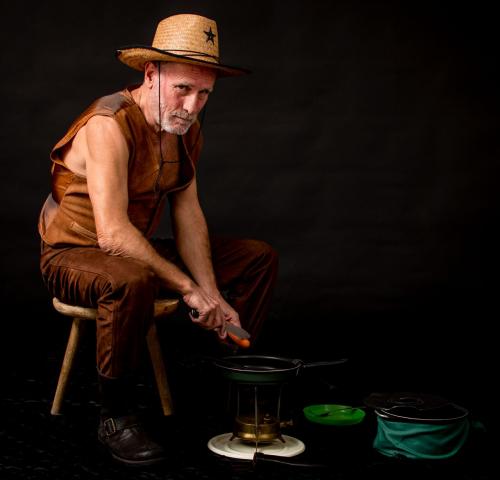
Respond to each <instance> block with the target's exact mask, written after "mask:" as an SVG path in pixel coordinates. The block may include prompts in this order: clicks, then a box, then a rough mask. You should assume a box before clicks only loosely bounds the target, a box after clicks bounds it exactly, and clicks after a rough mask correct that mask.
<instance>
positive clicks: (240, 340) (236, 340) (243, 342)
mask: <svg viewBox="0 0 500 480" xmlns="http://www.w3.org/2000/svg"><path fill="white" fill-rule="evenodd" d="M227 334H228V335H229V338H230V339H231V340H232V341H233V342H234V343H236V345H239V346H240V347H242V348H248V347H249V346H250V340H248V338H240V337H238V336H237V335H235V334H234V333H230V332H227Z"/></svg>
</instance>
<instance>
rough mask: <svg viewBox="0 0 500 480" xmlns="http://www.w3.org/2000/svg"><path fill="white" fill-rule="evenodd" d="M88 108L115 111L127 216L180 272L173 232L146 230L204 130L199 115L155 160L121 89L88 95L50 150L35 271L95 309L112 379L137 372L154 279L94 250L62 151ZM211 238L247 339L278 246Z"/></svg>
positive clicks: (260, 312)
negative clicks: (169, 235) (124, 154)
mask: <svg viewBox="0 0 500 480" xmlns="http://www.w3.org/2000/svg"><path fill="white" fill-rule="evenodd" d="M94 115H105V116H110V117H113V118H114V119H115V120H116V122H117V123H118V125H119V127H120V129H121V131H122V133H123V136H124V138H125V140H126V142H127V145H128V149H129V169H128V194H129V206H128V215H129V218H130V221H131V222H132V224H133V225H135V227H136V228H137V229H138V230H140V231H141V232H142V233H143V235H144V236H145V237H146V238H147V239H149V240H150V242H151V243H152V244H153V246H154V247H155V248H156V250H157V251H158V252H159V253H160V254H161V255H163V256H164V257H165V258H168V259H169V260H171V261H173V262H174V263H176V264H177V265H178V266H180V267H181V268H183V269H184V270H185V267H184V266H183V265H182V261H181V260H180V258H179V256H178V255H177V252H176V250H175V247H174V242H173V240H171V239H163V240H156V239H153V238H152V235H153V234H154V232H155V231H156V229H157V227H158V224H159V222H160V218H161V214H162V212H163V211H164V208H165V205H166V201H167V197H168V195H169V194H171V193H174V192H175V191H178V190H181V189H184V188H186V187H187V186H188V185H189V184H190V183H191V181H192V180H193V177H194V172H195V165H196V162H197V161H198V157H199V154H200V149H201V143H202V138H201V133H200V126H199V124H198V123H196V124H195V125H193V126H192V127H191V128H190V129H189V131H188V133H187V134H186V135H183V136H179V137H178V136H175V135H171V140H170V144H169V148H168V149H167V150H168V151H166V152H164V160H165V161H166V162H165V163H163V166H162V165H161V159H160V153H159V151H158V148H155V147H154V146H155V140H156V139H155V135H157V134H156V133H155V132H154V131H153V130H152V129H151V127H150V126H149V125H148V124H147V122H146V120H145V118H144V115H143V113H142V111H141V110H140V108H139V106H138V105H137V104H136V103H135V102H134V100H133V98H132V95H131V93H130V91H129V90H128V89H125V90H123V91H121V92H118V93H115V94H112V95H109V96H106V97H103V98H100V99H99V100H97V101H96V102H94V103H93V104H92V105H91V106H90V107H89V108H88V109H87V110H86V111H85V112H84V113H82V115H80V117H78V118H77V119H76V120H75V122H73V124H72V125H71V127H70V128H69V130H68V132H67V133H66V135H65V136H64V137H63V138H62V139H61V140H60V141H59V142H58V143H57V144H56V146H55V147H54V149H53V150H52V153H51V160H52V193H51V195H49V197H48V198H47V200H46V202H45V204H44V206H43V209H42V212H41V214H40V220H39V232H40V236H41V237H42V251H41V262H40V266H41V272H42V277H43V279H44V282H45V284H46V285H47V287H48V289H49V291H50V293H51V294H52V295H54V296H57V297H58V298H59V299H60V300H62V301H63V302H67V303H71V304H78V305H82V306H92V307H96V308H97V368H98V371H99V373H100V374H101V375H104V376H106V377H110V378H116V377H120V376H124V375H128V374H130V373H133V372H134V371H136V370H137V367H138V362H139V359H140V349H141V347H142V339H143V338H144V335H145V332H146V329H147V327H148V325H149V324H150V322H151V321H152V317H153V304H154V300H155V298H157V297H158V295H159V291H160V285H159V281H158V279H157V277H156V275H155V274H154V272H153V271H152V270H151V269H150V268H149V267H148V266H147V265H146V264H144V263H143V262H141V261H139V260H135V259H133V258H125V257H120V256H112V255H108V254H106V253H105V252H104V251H102V250H101V249H100V248H99V245H98V243H97V235H96V227H95V221H94V215H93V210H92V204H91V202H90V198H89V194H88V188H87V183H86V178H84V177H81V176H78V175H76V174H74V173H73V172H71V171H70V170H69V169H68V168H67V167H66V166H65V164H64V162H63V161H62V159H61V152H62V151H63V149H64V147H65V146H68V145H70V143H71V141H72V140H73V139H74V137H75V135H76V134H77V132H78V131H79V129H80V128H82V126H84V125H85V124H86V123H87V121H88V120H89V119H90V118H91V117H92V116H94ZM210 240H211V246H212V259H213V263H214V270H215V275H216V278H217V282H218V287H219V289H220V290H225V291H228V292H230V294H229V297H230V298H231V304H232V306H233V308H235V309H236V311H238V313H239V315H240V319H241V322H242V325H243V326H244V327H245V328H247V329H248V330H249V331H250V333H251V334H252V335H253V336H254V337H255V336H256V334H257V333H258V332H259V330H260V328H261V326H262V322H263V320H264V317H265V315H266V313H267V311H268V308H269V303H270V299H271V294H272V290H273V287H274V283H275V281H276V274H277V254H276V252H275V251H274V250H273V249H272V248H271V247H270V246H269V245H267V244H266V243H264V242H260V241H258V240H239V239H227V238H226V239H222V238H217V237H211V239H210Z"/></svg>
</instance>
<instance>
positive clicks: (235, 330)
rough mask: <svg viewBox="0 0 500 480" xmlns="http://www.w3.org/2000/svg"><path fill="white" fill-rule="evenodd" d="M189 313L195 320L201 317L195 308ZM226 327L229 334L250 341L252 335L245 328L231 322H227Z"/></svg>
mask: <svg viewBox="0 0 500 480" xmlns="http://www.w3.org/2000/svg"><path fill="white" fill-rule="evenodd" d="M189 313H190V314H191V316H192V317H193V318H198V317H199V316H200V312H198V310H196V309H194V308H192V309H191V311H190V312H189ZM225 327H226V330H227V331H228V332H229V333H232V334H233V335H235V336H237V337H238V338H241V339H243V340H248V339H249V338H250V334H249V333H248V332H247V331H246V330H245V329H244V328H241V327H238V326H236V325H233V324H232V323H229V322H226V324H225Z"/></svg>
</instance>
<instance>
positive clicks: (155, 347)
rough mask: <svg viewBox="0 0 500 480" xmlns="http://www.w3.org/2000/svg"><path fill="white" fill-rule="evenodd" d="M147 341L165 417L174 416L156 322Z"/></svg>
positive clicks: (147, 336) (148, 334)
mask: <svg viewBox="0 0 500 480" xmlns="http://www.w3.org/2000/svg"><path fill="white" fill-rule="evenodd" d="M146 341H147V344H148V350H149V355H150V357H151V363H152V364H153V370H154V373H155V378H156V385H157V387H158V393H159V395H160V401H161V406H162V409H163V415H165V416H168V415H172V413H173V408H172V395H171V394H170V388H169V386H168V381H167V372H166V370H165V364H164V363H163V356H162V354H161V348H160V342H159V340H158V331H157V329H156V325H155V323H154V322H153V324H152V325H151V327H150V329H149V331H148V333H147V335H146Z"/></svg>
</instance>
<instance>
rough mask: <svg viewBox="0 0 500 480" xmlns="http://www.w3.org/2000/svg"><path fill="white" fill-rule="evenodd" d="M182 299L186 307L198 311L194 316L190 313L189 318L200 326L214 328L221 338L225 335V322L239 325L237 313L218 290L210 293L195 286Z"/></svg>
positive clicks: (208, 328)
mask: <svg viewBox="0 0 500 480" xmlns="http://www.w3.org/2000/svg"><path fill="white" fill-rule="evenodd" d="M183 300H184V302H185V303H186V305H187V306H188V307H190V308H192V309H194V310H196V311H197V312H198V315H197V316H196V317H195V316H193V315H192V314H191V315H190V317H191V320H192V321H193V322H194V323H198V324H199V325H200V326H201V327H202V328H205V329H207V330H214V331H215V332H216V333H217V335H218V336H219V337H220V338H221V339H224V338H226V336H227V332H226V328H225V324H226V323H227V322H230V323H232V324H233V325H236V326H238V327H240V326H241V324H240V319H239V315H238V313H237V312H236V310H234V308H232V307H231V306H230V305H229V304H228V303H227V302H226V301H225V300H224V298H223V297H222V295H221V294H220V293H219V292H216V293H214V294H212V295H210V294H208V293H207V292H205V291H204V290H203V289H202V288H200V287H198V286H195V287H193V289H192V291H191V292H190V293H188V294H186V295H184V296H183Z"/></svg>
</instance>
